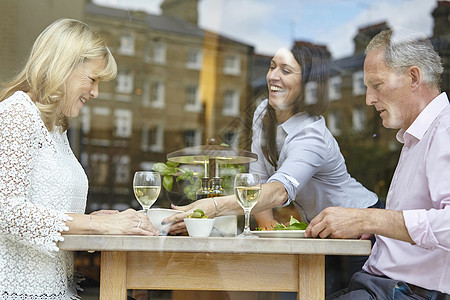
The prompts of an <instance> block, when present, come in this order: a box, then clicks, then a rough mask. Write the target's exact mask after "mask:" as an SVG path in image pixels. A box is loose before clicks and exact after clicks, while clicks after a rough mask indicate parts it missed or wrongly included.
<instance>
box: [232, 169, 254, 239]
mask: <svg viewBox="0 0 450 300" xmlns="http://www.w3.org/2000/svg"><path fill="white" fill-rule="evenodd" d="M234 193H235V195H236V198H237V202H238V203H239V205H240V206H241V207H242V209H243V210H244V212H245V226H244V231H243V232H242V233H241V234H240V235H238V237H246V238H247V237H254V238H257V237H258V236H256V235H254V234H252V233H251V232H250V212H251V211H252V208H253V207H254V206H255V205H256V202H258V199H259V196H260V195H261V181H260V179H259V175H257V174H251V173H240V174H237V175H236V177H235V179H234Z"/></svg>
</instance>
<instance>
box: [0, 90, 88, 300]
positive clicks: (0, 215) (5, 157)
mask: <svg viewBox="0 0 450 300" xmlns="http://www.w3.org/2000/svg"><path fill="white" fill-rule="evenodd" d="M87 190H88V181H87V177H86V174H85V172H84V170H83V168H82V167H81V165H80V163H79V162H78V160H77V159H76V157H75V156H74V154H73V152H72V150H71V148H70V146H69V142H68V140H67V135H66V132H63V133H62V132H61V130H60V129H58V128H55V130H54V131H53V132H49V131H48V130H47V129H46V127H45V125H44V123H43V121H42V119H41V117H40V112H39V110H38V109H37V107H36V105H35V104H34V103H33V102H32V101H31V99H30V98H29V97H28V96H27V94H25V93H23V92H16V93H15V94H14V95H13V96H11V97H10V98H8V99H6V100H4V101H2V102H0V299H78V296H77V292H76V288H75V286H76V283H77V282H76V281H77V279H76V278H75V276H74V269H73V253H72V252H67V251H59V249H58V247H57V242H58V241H61V240H63V237H62V236H61V232H62V231H65V230H68V228H67V227H66V226H65V221H67V220H69V219H70V217H69V216H68V215H67V214H65V213H84V211H85V206H86V197H87Z"/></svg>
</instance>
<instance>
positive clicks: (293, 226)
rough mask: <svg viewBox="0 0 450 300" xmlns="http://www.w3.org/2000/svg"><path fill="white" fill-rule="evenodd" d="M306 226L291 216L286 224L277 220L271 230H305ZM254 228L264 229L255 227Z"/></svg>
mask: <svg viewBox="0 0 450 300" xmlns="http://www.w3.org/2000/svg"><path fill="white" fill-rule="evenodd" d="M306 227H308V224H306V223H303V222H300V221H298V220H297V219H296V218H294V217H293V216H291V219H290V220H289V225H288V226H286V225H284V224H280V223H278V222H277V224H276V225H275V227H274V228H273V229H272V230H305V229H306ZM256 230H264V229H261V228H257V229H256Z"/></svg>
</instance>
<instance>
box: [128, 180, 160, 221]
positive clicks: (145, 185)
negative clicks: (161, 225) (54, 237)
mask: <svg viewBox="0 0 450 300" xmlns="http://www.w3.org/2000/svg"><path fill="white" fill-rule="evenodd" d="M133 191H134V196H135V197H136V199H137V201H138V202H139V204H141V206H142V208H143V209H144V212H145V214H147V212H148V209H149V208H150V207H151V206H152V205H153V203H155V201H156V199H158V196H159V192H160V191H161V176H160V175H159V173H158V172H151V171H138V172H136V173H135V174H134V178H133Z"/></svg>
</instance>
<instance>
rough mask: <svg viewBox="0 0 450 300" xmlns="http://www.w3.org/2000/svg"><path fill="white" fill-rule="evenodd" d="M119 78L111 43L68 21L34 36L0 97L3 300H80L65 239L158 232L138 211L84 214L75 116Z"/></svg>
mask: <svg viewBox="0 0 450 300" xmlns="http://www.w3.org/2000/svg"><path fill="white" fill-rule="evenodd" d="M116 74H117V66H116V62H115V60H114V58H113V56H112V55H111V52H110V51H109V49H108V47H107V46H106V43H105V41H104V40H103V39H101V38H100V37H99V36H98V35H97V34H95V33H94V32H92V31H91V29H90V28H89V26H88V25H87V24H85V23H83V22H80V21H77V20H71V19H61V20H58V21H56V22H54V23H53V24H51V25H50V26H49V27H47V28H46V29H45V30H44V31H43V32H42V33H41V34H40V35H39V37H38V38H37V39H36V41H35V43H34V45H33V48H32V50H31V54H30V57H29V59H28V61H27V63H26V65H25V67H24V68H23V70H22V71H21V72H20V73H19V75H18V76H17V77H16V78H15V79H13V80H12V81H11V82H10V83H8V84H6V86H5V87H4V89H3V90H2V91H1V92H0V233H1V234H0V253H1V255H0V298H1V299H5V298H6V299H46V300H48V299H78V296H77V291H76V287H77V278H76V276H75V275H74V270H73V255H72V253H71V252H67V251H59V249H58V247H57V242H58V241H60V240H62V239H63V237H62V236H63V235H65V234H134V235H155V234H158V232H157V230H156V229H155V228H154V227H153V226H152V225H151V224H150V222H149V221H148V218H144V217H143V216H144V215H143V214H141V213H139V212H136V211H134V210H132V209H129V210H126V211H124V212H116V211H101V212H97V213H93V214H91V215H85V214H84V211H85V206H86V196H87V191H88V180H87V177H86V175H85V173H84V170H83V169H82V167H81V165H80V163H79V162H78V161H77V159H76V157H75V156H74V154H73V152H72V150H71V149H70V146H69V143H68V140H67V135H66V131H67V128H68V119H69V118H73V117H76V116H77V115H78V114H79V112H80V110H81V108H82V107H83V106H84V105H85V103H86V102H87V101H90V100H91V99H93V98H96V97H97V96H98V84H99V82H100V81H108V80H112V79H114V78H115V76H116Z"/></svg>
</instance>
